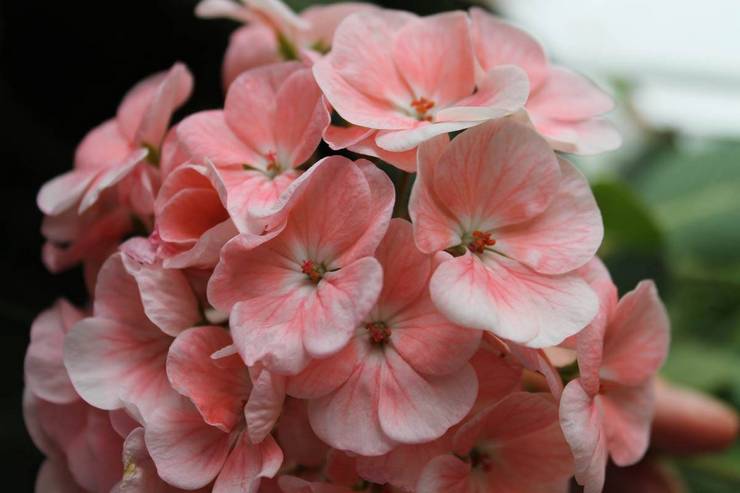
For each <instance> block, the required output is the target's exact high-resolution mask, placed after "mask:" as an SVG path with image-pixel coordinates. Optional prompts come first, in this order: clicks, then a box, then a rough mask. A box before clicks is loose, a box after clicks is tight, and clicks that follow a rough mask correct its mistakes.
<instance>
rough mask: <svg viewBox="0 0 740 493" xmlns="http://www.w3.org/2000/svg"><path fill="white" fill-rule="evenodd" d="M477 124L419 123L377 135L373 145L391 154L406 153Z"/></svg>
mask: <svg viewBox="0 0 740 493" xmlns="http://www.w3.org/2000/svg"><path fill="white" fill-rule="evenodd" d="M477 124H478V122H472V123H471V122H458V121H450V122H440V123H427V122H424V123H421V124H418V125H416V126H415V127H413V128H410V129H408V130H397V131H386V132H382V133H378V134H377V135H376V137H375V143H376V144H377V145H378V147H380V148H381V149H383V150H386V151H390V152H393V153H397V152H407V151H410V150H412V149H414V148H415V147H417V146H418V145H419V144H421V143H422V142H424V141H426V140H429V139H432V138H434V137H437V136H439V135H443V134H447V133H450V132H457V131H460V130H464V129H466V128H470V127H472V126H474V125H477Z"/></svg>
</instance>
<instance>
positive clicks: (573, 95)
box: [470, 8, 622, 154]
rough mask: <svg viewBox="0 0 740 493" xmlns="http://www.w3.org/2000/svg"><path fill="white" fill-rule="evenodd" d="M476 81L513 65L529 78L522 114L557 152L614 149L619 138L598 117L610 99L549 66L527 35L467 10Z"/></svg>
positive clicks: (577, 77)
mask: <svg viewBox="0 0 740 493" xmlns="http://www.w3.org/2000/svg"><path fill="white" fill-rule="evenodd" d="M470 18H471V21H472V34H473V45H474V48H475V53H476V57H477V60H478V63H479V64H480V68H481V71H480V74H481V75H480V76H484V74H486V73H488V72H489V71H491V70H495V69H496V68H497V67H500V66H502V65H516V66H518V67H521V68H522V69H523V70H525V71H526V72H527V76H528V77H529V85H530V92H529V99H528V100H527V104H526V107H525V108H526V110H527V114H528V115H529V118H530V119H531V121H532V123H533V125H534V126H535V128H536V129H537V131H539V132H540V133H541V134H542V135H543V136H545V137H546V138H547V140H548V142H550V144H551V145H552V146H553V147H554V148H555V149H557V150H559V151H564V152H574V153H577V154H596V153H599V152H604V151H610V150H613V149H616V148H617V147H619V145H620V144H621V142H622V141H621V138H620V136H619V133H618V132H617V130H616V129H615V128H614V126H613V125H612V124H611V123H610V122H609V121H608V120H606V119H605V118H603V114H604V113H607V112H608V111H610V110H611V109H612V107H613V106H614V103H613V102H612V99H611V98H610V97H609V96H608V95H607V94H606V93H604V92H603V91H602V90H601V89H599V88H598V87H596V85H594V84H593V83H592V82H591V81H589V80H588V79H586V78H585V77H583V76H581V75H578V74H576V73H575V72H572V71H570V70H568V69H566V68H564V67H560V66H558V65H551V64H550V63H549V62H548V60H547V57H546V55H545V52H544V50H543V49H542V47H541V46H540V44H539V43H538V42H537V41H536V40H535V39H534V38H532V37H531V36H530V35H529V34H527V33H526V32H524V31H522V30H521V29H518V28H516V27H514V26H512V25H510V24H508V23H506V22H505V21H503V20H501V19H499V18H498V17H496V16H494V15H492V14H490V13H488V12H486V11H485V10H483V9H480V8H473V9H471V10H470Z"/></svg>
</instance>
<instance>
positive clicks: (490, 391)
mask: <svg viewBox="0 0 740 493" xmlns="http://www.w3.org/2000/svg"><path fill="white" fill-rule="evenodd" d="M514 355H516V353H514ZM470 364H471V365H472V367H473V369H474V370H475V374H476V375H477V376H478V402H476V407H475V408H474V409H480V408H483V407H488V406H489V405H491V404H495V403H496V402H498V401H500V400H501V399H503V398H504V397H506V396H507V395H509V394H511V393H512V392H513V391H515V390H519V388H520V387H521V380H522V366H521V365H520V364H519V363H517V361H516V360H515V359H514V358H513V357H512V356H510V355H508V354H507V353H506V349H505V348H504V346H503V344H501V343H500V342H498V341H497V340H496V339H495V338H494V337H492V336H490V335H486V336H484V338H483V341H482V342H481V346H480V349H478V352H476V353H475V355H473V357H472V358H471V360H470Z"/></svg>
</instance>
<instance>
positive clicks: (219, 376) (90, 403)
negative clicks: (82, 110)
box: [24, 0, 668, 493]
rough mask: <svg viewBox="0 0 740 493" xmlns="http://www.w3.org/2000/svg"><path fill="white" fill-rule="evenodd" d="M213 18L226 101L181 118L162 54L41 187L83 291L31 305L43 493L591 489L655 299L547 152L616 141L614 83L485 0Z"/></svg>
mask: <svg viewBox="0 0 740 493" xmlns="http://www.w3.org/2000/svg"><path fill="white" fill-rule="evenodd" d="M198 13H199V14H201V15H203V16H217V15H225V16H228V17H231V18H236V19H239V20H241V21H245V22H247V25H246V26H245V27H242V28H241V29H239V30H238V31H236V33H235V34H234V36H233V37H232V40H231V44H230V46H229V49H228V51H227V54H226V57H225V61H224V79H225V83H226V87H227V88H228V90H227V93H226V98H225V102H224V106H223V109H218V110H210V111H203V112H199V113H196V114H193V115H190V116H188V117H186V118H184V119H183V120H182V121H179V122H178V123H176V124H174V125H173V124H172V122H171V119H172V115H173V113H174V111H175V110H177V108H178V107H179V106H180V105H182V104H183V103H184V102H185V100H186V99H187V98H188V96H189V94H190V92H191V90H192V85H193V82H192V76H191V75H190V73H189V72H188V70H187V68H186V67H185V66H183V65H182V64H179V63H178V64H175V65H174V66H173V67H172V68H171V69H169V70H168V71H166V72H163V73H160V74H156V75H154V76H152V77H149V78H147V79H145V80H144V81H143V82H140V83H139V84H137V85H136V86H135V87H134V88H133V89H132V90H131V91H130V92H129V93H128V94H127V95H126V97H125V98H124V99H123V101H122V103H121V105H120V107H119V109H118V112H117V114H116V116H115V117H114V118H113V119H111V120H109V121H107V122H105V123H103V124H102V125H100V126H99V127H97V128H95V129H94V130H92V131H91V132H90V133H89V134H88V135H87V136H86V137H85V138H84V139H83V141H82V143H81V144H80V146H79V148H78V150H77V154H76V157H75V167H74V170H73V171H70V172H68V173H66V174H64V175H62V176H60V177H57V178H55V179H53V180H51V181H50V182H49V183H47V184H46V185H45V186H44V187H43V188H42V190H41V192H40V193H39V196H38V203H39V207H40V208H41V210H42V211H43V212H44V214H45V219H44V227H43V232H44V235H45V236H46V238H47V240H48V241H47V244H46V246H45V247H44V254H43V259H44V261H45V263H46V265H47V266H48V267H49V269H50V270H52V271H53V272H57V271H60V270H63V269H66V268H69V267H71V266H74V265H76V264H78V263H83V264H84V266H85V274H86V279H87V281H88V284H89V286H90V290H91V303H90V305H89V306H88V307H85V308H76V307H74V306H72V305H71V304H70V303H68V302H66V301H64V300H60V301H59V302H57V303H56V304H55V305H54V306H53V307H52V308H50V309H48V310H47V311H45V312H43V313H42V314H41V315H39V317H38V318H37V319H36V321H35V322H34V324H33V327H32V331H31V339H32V340H31V344H30V347H29V349H28V353H27V357H26V393H25V399H24V409H25V411H26V418H27V423H28V428H29V431H30V432H31V434H32V436H33V438H34V440H35V442H36V443H37V445H38V447H39V448H40V449H41V450H42V451H43V452H44V453H45V454H46V456H47V461H46V462H45V464H44V466H43V467H42V470H41V472H40V474H39V479H38V487H37V491H40V492H47V491H52V490H53V491H62V490H63V491H70V492H72V491H74V492H78V491H85V492H90V493H98V492H108V491H114V492H119V493H123V492H147V493H154V492H176V491H214V492H216V493H237V492H257V491H260V492H283V493H299V492H300V493H307V492H314V493H329V492H331V493H341V492H352V491H367V492H379V491H388V492H401V491H406V492H419V493H442V492H460V493H462V492H470V493H472V492H482V491H486V492H544V491H548V492H549V491H553V492H555V491H567V490H568V485H569V482H570V480H571V478H572V477H573V476H575V479H576V480H577V481H578V482H579V483H580V484H582V485H584V486H585V489H586V491H587V492H598V491H600V490H601V489H602V487H603V484H604V471H605V468H606V464H607V460H608V458H609V457H611V459H612V461H613V462H614V463H615V464H617V465H619V466H625V465H629V464H634V463H636V462H637V461H638V460H640V458H641V457H642V456H643V454H644V453H645V451H646V449H647V446H648V436H649V429H650V421H651V415H652V409H653V404H652V403H653V377H654V375H655V373H656V372H657V370H658V369H659V367H660V366H661V363H662V362H663V360H664V358H665V355H666V352H667V348H668V320H667V317H666V313H665V310H664V308H663V305H662V303H661V301H660V299H659V297H658V295H657V292H656V289H655V286H654V285H653V284H652V282H650V281H643V282H642V283H640V284H639V285H638V286H637V287H636V288H635V290H634V291H631V292H630V293H628V294H626V295H624V296H623V297H622V298H621V299H619V298H618V295H617V291H616V288H615V286H614V285H613V283H612V281H611V279H610V277H609V273H608V272H607V270H606V268H605V267H604V265H603V264H602V263H601V262H600V260H599V259H598V258H597V257H596V256H595V254H596V251H597V249H598V248H599V245H600V243H601V240H602V236H603V226H602V221H601V215H600V212H599V209H598V207H597V204H596V202H595V200H594V197H593V195H592V193H591V191H590V188H589V185H588V183H587V181H586V180H585V178H584V177H583V175H581V173H580V172H579V171H578V170H577V169H576V168H575V167H574V166H573V165H572V164H570V163H569V162H568V161H567V160H566V159H565V158H563V157H562V155H561V154H558V153H557V152H556V151H565V152H580V153H594V152H601V151H605V150H609V149H612V148H614V147H616V146H617V145H618V144H619V137H618V135H617V134H616V132H615V131H614V129H613V128H612V126H611V125H610V124H609V123H608V121H606V120H605V119H604V118H603V114H604V113H605V112H607V111H608V110H609V109H610V108H611V106H612V102H611V99H610V98H609V96H607V95H606V94H605V93H604V92H603V91H601V90H600V89H598V88H597V87H596V86H595V85H593V84H592V83H591V82H590V81H588V80H587V79H585V78H583V77H581V76H580V75H577V74H575V73H574V72H571V71H569V70H567V69H565V68H562V67H559V66H556V65H554V64H551V63H550V62H549V61H548V60H547V58H546V57H545V54H544V51H543V49H542V48H541V47H540V45H539V44H538V43H537V42H536V41H535V40H534V39H532V38H531V37H530V36H529V35H527V34H526V33H524V32H523V31H521V30H519V29H517V28H515V27H513V26H511V25H509V24H507V23H505V22H504V21H502V20H500V19H498V18H496V17H494V16H493V15H491V14H489V13H487V12H485V11H483V10H481V9H472V10H471V11H470V12H452V13H444V14H439V15H434V16H430V17H418V16H416V15H413V14H410V13H407V12H400V11H391V10H383V9H380V8H376V7H373V6H371V5H366V4H356V3H347V4H335V5H333V6H330V7H314V8H311V9H308V10H306V11H304V12H302V13H301V14H300V15H297V14H295V13H293V12H291V11H290V10H289V9H288V8H287V7H286V6H285V5H283V4H281V3H280V2H279V1H278V0H259V1H258V0H249V1H245V3H244V4H243V5H242V4H237V3H232V2H230V1H227V0H204V1H203V2H202V3H201V4H200V5H199V7H198ZM322 142H325V143H326V144H328V147H329V148H331V149H332V150H334V151H339V150H341V152H339V153H337V154H334V155H326V151H325V150H324V149H326V147H325V146H324V147H320V144H321V143H322ZM381 161H385V162H386V163H390V164H391V165H393V166H395V167H396V168H397V170H396V171H394V172H393V173H391V174H388V173H387V172H386V171H387V170H389V169H392V168H389V167H388V166H387V165H384V167H383V168H381V167H379V166H378V164H379V163H380V162H381ZM384 170H385V171H384ZM390 176H394V177H395V178H396V183H394V181H393V180H391V178H390ZM399 176H400V177H401V178H398V177H399ZM411 183H413V186H412V188H410V189H409V185H410V184H411ZM121 458H122V459H123V462H121ZM65 488H66V489H65Z"/></svg>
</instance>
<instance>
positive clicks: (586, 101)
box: [527, 67, 614, 121]
mask: <svg viewBox="0 0 740 493" xmlns="http://www.w3.org/2000/svg"><path fill="white" fill-rule="evenodd" d="M613 107H614V102H613V101H612V99H611V98H610V97H609V96H608V95H607V94H605V93H604V92H602V91H601V90H600V89H599V88H597V87H596V85H595V84H593V83H592V82H591V81H589V80H588V79H586V78H585V77H583V76H582V75H578V74H576V73H575V72H571V71H570V70H568V69H566V68H563V67H551V68H550V71H549V74H548V76H547V79H546V80H545V82H544V84H543V85H542V86H541V87H540V88H539V89H537V90H536V91H533V92H532V95H531V96H530V98H529V101H527V110H528V111H530V112H532V113H534V114H536V115H541V116H543V117H545V118H552V119H555V120H565V121H578V120H583V119H586V118H591V117H593V116H598V115H601V114H602V113H606V112H607V111H610V110H611V109H612V108H613Z"/></svg>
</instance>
